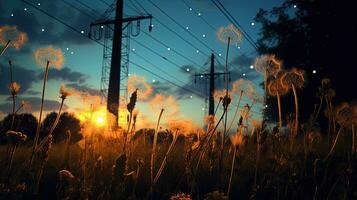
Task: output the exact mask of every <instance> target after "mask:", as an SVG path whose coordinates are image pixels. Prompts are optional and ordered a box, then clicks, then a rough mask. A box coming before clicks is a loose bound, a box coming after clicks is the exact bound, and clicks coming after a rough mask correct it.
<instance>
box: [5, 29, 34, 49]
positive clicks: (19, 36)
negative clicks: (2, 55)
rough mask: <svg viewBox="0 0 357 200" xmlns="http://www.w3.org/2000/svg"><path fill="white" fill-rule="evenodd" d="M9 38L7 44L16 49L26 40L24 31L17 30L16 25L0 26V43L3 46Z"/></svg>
mask: <svg viewBox="0 0 357 200" xmlns="http://www.w3.org/2000/svg"><path fill="white" fill-rule="evenodd" d="M9 40H10V41H11V42H10V44H9V46H11V47H13V48H15V49H16V50H18V49H20V48H21V46H22V45H23V44H25V43H26V42H27V41H28V38H27V35H26V33H24V32H21V31H19V30H17V27H16V26H0V45H1V46H5V45H6V44H7V43H8V41H9Z"/></svg>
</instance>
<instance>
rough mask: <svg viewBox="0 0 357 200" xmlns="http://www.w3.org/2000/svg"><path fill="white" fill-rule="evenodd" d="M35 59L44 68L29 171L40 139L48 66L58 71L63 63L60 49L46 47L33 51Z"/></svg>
mask: <svg viewBox="0 0 357 200" xmlns="http://www.w3.org/2000/svg"><path fill="white" fill-rule="evenodd" d="M34 56H35V59H36V62H37V64H38V65H40V66H42V67H44V68H45V71H44V75H43V85H42V96H41V106H40V113H39V117H38V125H37V129H36V134H35V139H34V141H33V147H32V149H33V150H32V154H31V157H30V162H29V169H31V166H32V162H33V159H34V156H35V150H36V148H37V144H38V139H39V137H40V130H41V123H42V112H43V103H44V100H45V90H46V82H47V77H48V70H49V67H50V66H53V67H54V68H56V69H60V68H61V67H62V65H63V62H64V57H63V53H62V51H61V50H60V49H55V48H53V47H52V46H48V47H47V48H39V49H37V50H36V51H35V54H34Z"/></svg>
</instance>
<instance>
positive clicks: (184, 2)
mask: <svg viewBox="0 0 357 200" xmlns="http://www.w3.org/2000/svg"><path fill="white" fill-rule="evenodd" d="M181 1H182V2H183V4H185V6H186V7H187V8H189V9H192V6H190V5H189V4H188V3H187V2H186V1H185V0H181ZM192 11H193V12H194V13H195V14H196V15H198V12H196V11H195V9H192ZM200 18H201V20H202V21H204V22H205V24H207V25H208V26H209V27H210V28H211V29H212V30H213V31H217V30H216V28H215V27H213V26H212V25H211V24H210V23H209V22H208V21H207V20H206V19H205V18H204V17H202V16H201V17H200Z"/></svg>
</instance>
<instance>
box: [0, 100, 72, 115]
mask: <svg viewBox="0 0 357 200" xmlns="http://www.w3.org/2000/svg"><path fill="white" fill-rule="evenodd" d="M21 101H26V102H28V103H29V104H30V105H29V107H30V109H29V111H31V112H37V111H39V110H40V105H41V98H38V97H27V98H19V99H18V102H21ZM59 106H60V102H59V101H55V100H45V101H44V108H43V109H44V111H55V110H57V109H58V108H59ZM67 108H68V106H67V105H65V104H64V105H63V109H64V110H66V109H67ZM11 109H12V103H11V102H10V101H7V102H5V103H2V104H0V112H5V113H10V112H11Z"/></svg>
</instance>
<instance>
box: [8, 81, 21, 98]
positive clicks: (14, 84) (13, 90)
mask: <svg viewBox="0 0 357 200" xmlns="http://www.w3.org/2000/svg"><path fill="white" fill-rule="evenodd" d="M20 88H21V86H20V84H18V83H17V82H12V83H10V85H9V90H10V93H11V95H12V96H16V95H17V93H18V92H19V91H20Z"/></svg>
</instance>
